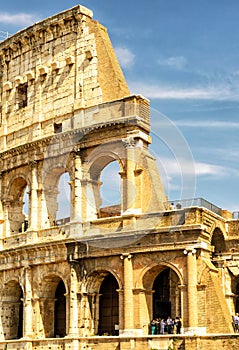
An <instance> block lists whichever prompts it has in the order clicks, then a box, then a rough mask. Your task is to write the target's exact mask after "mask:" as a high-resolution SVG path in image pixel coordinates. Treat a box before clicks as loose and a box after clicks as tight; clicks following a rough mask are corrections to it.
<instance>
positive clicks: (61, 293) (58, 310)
mask: <svg viewBox="0 0 239 350" xmlns="http://www.w3.org/2000/svg"><path fill="white" fill-rule="evenodd" d="M65 294H66V288H65V285H64V282H63V281H60V282H59V283H58V286H57V288H56V293H55V327H54V335H55V337H64V336H65V335H66V296H65Z"/></svg>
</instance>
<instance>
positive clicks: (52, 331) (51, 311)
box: [39, 274, 68, 338]
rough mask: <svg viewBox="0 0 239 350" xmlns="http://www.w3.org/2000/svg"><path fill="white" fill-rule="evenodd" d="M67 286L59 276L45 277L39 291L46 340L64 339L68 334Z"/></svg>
mask: <svg viewBox="0 0 239 350" xmlns="http://www.w3.org/2000/svg"><path fill="white" fill-rule="evenodd" d="M67 294H68V288H67V284H66V282H65V281H64V279H63V278H62V277H60V276H59V275H57V274H48V275H45V276H44V277H43V280H42V282H41V290H40V291H39V301H40V305H39V307H40V313H41V321H42V328H43V336H45V337H46V338H52V337H62V336H65V335H66V333H67V322H66V321H67V320H66V313H67V310H66V309H67V300H66V295H67Z"/></svg>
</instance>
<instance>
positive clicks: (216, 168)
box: [158, 157, 235, 177]
mask: <svg viewBox="0 0 239 350" xmlns="http://www.w3.org/2000/svg"><path fill="white" fill-rule="evenodd" d="M158 161H159V160H158ZM160 163H161V165H160V167H161V168H162V165H163V168H164V169H166V171H165V172H166V174H167V176H169V177H172V176H182V175H183V174H187V175H192V176H205V175H207V176H217V177H222V176H228V175H230V174H231V172H235V170H234V169H228V168H225V167H223V166H221V165H216V164H210V163H206V162H194V164H192V163H191V162H188V161H187V160H185V161H184V160H183V159H180V160H177V159H173V158H167V157H163V158H160Z"/></svg>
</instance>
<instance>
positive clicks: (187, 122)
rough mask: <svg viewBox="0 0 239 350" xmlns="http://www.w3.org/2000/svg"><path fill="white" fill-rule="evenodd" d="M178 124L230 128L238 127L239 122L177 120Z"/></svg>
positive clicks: (193, 126) (195, 126)
mask: <svg viewBox="0 0 239 350" xmlns="http://www.w3.org/2000/svg"><path fill="white" fill-rule="evenodd" d="M175 124H176V125H177V126H184V127H189V128H198V127H200V128H218V129H220V128H222V129H225V128H228V129H238V128H239V122H233V121H220V120H177V121H175Z"/></svg>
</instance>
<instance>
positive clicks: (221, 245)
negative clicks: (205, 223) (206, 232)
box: [211, 228, 226, 258]
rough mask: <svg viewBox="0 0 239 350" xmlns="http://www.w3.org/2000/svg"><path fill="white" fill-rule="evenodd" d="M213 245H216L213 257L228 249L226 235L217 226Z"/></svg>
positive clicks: (212, 241)
mask: <svg viewBox="0 0 239 350" xmlns="http://www.w3.org/2000/svg"><path fill="white" fill-rule="evenodd" d="M211 245H212V246H214V252H213V253H212V258H216V257H217V256H218V255H220V254H221V253H223V252H224V251H225V250H226V245H225V240H224V236H223V233H222V231H221V230H220V229H219V228H216V229H215V230H214V232H213V235H212V240H211Z"/></svg>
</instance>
